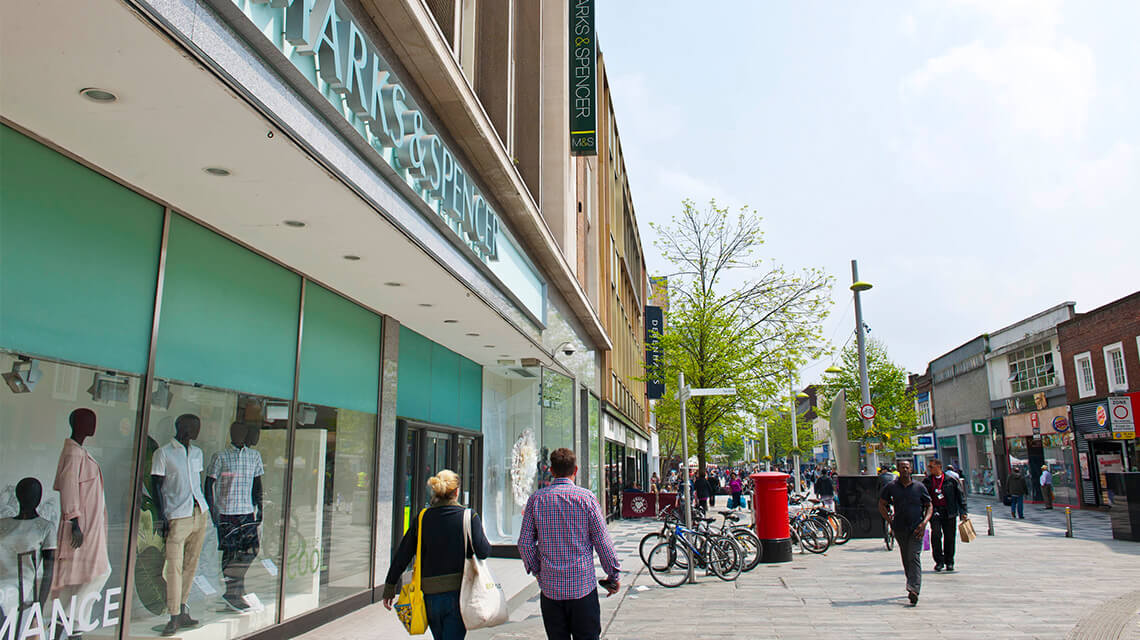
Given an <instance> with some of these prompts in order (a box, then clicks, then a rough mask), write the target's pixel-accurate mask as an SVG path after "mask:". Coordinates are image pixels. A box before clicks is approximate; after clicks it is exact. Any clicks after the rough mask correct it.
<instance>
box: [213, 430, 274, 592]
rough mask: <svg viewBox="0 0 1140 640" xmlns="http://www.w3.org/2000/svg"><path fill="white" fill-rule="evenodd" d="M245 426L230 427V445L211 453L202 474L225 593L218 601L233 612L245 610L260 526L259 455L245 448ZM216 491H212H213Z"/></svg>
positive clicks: (246, 440)
mask: <svg viewBox="0 0 1140 640" xmlns="http://www.w3.org/2000/svg"><path fill="white" fill-rule="evenodd" d="M249 431H250V429H249V426H248V425H245V424H242V423H241V422H235V423H233V424H232V425H230V443H229V444H227V445H226V448H225V449H223V450H221V451H219V452H217V453H215V454H214V457H213V458H212V459H211V460H210V467H209V469H208V470H207V471H206V501H207V502H208V503H209V505H210V515H211V516H213V518H214V527H215V528H216V529H217V533H218V550H220V551H221V552H222V575H224V576H225V580H226V592H225V594H223V595H222V600H225V602H226V604H228V605H229V606H230V608H232V609H235V610H237V611H245V610H246V609H249V604H248V603H246V601H245V598H244V595H245V574H246V571H248V570H249V565H250V564H251V563H252V562H253V560H254V558H256V557H257V552H258V550H259V548H260V544H261V543H260V540H259V538H258V535H257V528H258V525H260V524H261V476H262V475H264V474H265V467H264V466H263V465H262V462H261V454H260V453H258V452H257V451H256V450H255V449H251V448H250V447H248V446H246V444H247V442H248V441H249V437H248V432H249ZM215 489H216V490H215Z"/></svg>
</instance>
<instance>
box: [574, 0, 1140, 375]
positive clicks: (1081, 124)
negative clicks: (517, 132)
mask: <svg viewBox="0 0 1140 640" xmlns="http://www.w3.org/2000/svg"><path fill="white" fill-rule="evenodd" d="M597 6H598V13H597V16H598V17H597V31H598V43H599V47H600V49H601V51H602V55H603V56H604V59H605V64H606V69H607V73H608V75H609V78H610V84H611V87H612V90H613V100H614V108H615V111H616V114H617V116H616V117H617V123H618V129H619V135H620V137H621V141H622V147H623V150H624V155H625V161H626V166H627V170H628V174H629V181H630V188H631V190H632V193H633V202H634V209H635V211H636V215H637V217H638V221H639V226H640V228H641V233H642V238H643V241H644V243H645V246H646V254H647V255H646V261H647V263H648V266H649V270H650V273H654V274H658V273H667V272H668V270H669V266H668V265H667V264H666V263H665V262H664V261H663V260H662V259H661V258H660V255H659V252H658V251H657V250H656V249H655V248H654V246H653V242H654V239H655V233H654V232H653V230H652V229H650V227H649V223H650V222H665V221H667V220H668V219H669V217H670V216H672V215H674V214H675V213H676V212H677V211H679V209H680V202H681V200H682V199H683V198H691V199H693V200H695V201H697V202H698V203H707V202H708V200H709V199H710V198H716V199H717V201H718V202H719V203H721V204H729V205H731V206H733V207H739V206H740V205H744V204H747V205H748V206H750V207H752V208H753V209H755V210H756V211H757V212H758V214H759V215H761V216H763V218H764V230H765V237H766V244H765V246H764V248H763V257H764V258H765V259H771V260H775V261H776V262H777V263H780V264H783V265H784V266H786V267H788V268H794V269H801V268H805V267H820V268H823V269H824V270H826V271H827V272H828V273H829V274H832V275H833V276H834V277H835V279H836V287H835V288H834V291H833V294H832V297H833V299H834V302H835V306H834V307H833V308H832V313H831V316H830V317H829V318H828V319H827V320H825V321H824V335H825V337H827V338H830V339H832V342H833V343H834V344H835V345H836V346H842V345H843V344H844V343H845V342H846V341H847V340H848V339H849V338H852V337H853V335H854V319H853V316H854V312H853V310H852V308H851V307H852V300H851V292H850V291H849V290H848V289H847V287H848V285H849V284H850V282H851V265H850V261H851V260H852V259H858V261H859V275H860V279H862V280H867V281H870V282H871V283H873V285H874V288H873V289H872V290H871V291H869V292H867V293H865V294H863V309H864V320H865V322H866V323H867V324H868V325H869V326H870V328H871V334H870V335H871V337H872V338H878V339H880V340H882V341H883V342H884V343H885V344H886V347H887V349H888V351H889V353H890V355H891V358H892V359H893V360H894V361H896V362H897V363H899V364H900V365H902V366H904V367H905V368H907V369H908V370H910V371H913V372H922V371H924V370H925V369H926V365H927V363H928V362H929V361H931V360H933V359H934V358H936V357H938V356H940V355H942V354H944V353H946V352H948V351H950V350H952V349H953V348H955V347H956V346H958V345H960V344H962V343H965V342H967V341H968V340H970V339H972V338H973V337H976V336H977V335H979V334H981V333H987V332H993V331H996V330H997V329H1000V328H1002V327H1005V326H1008V325H1010V324H1013V323H1015V322H1017V321H1018V320H1020V319H1022V318H1025V317H1027V316H1030V315H1032V314H1034V313H1036V312H1038V311H1042V310H1044V309H1047V308H1049V307H1051V306H1053V305H1056V304H1059V303H1061V302H1064V301H1067V300H1072V301H1075V302H1076V303H1077V311H1078V312H1081V311H1088V310H1090V309H1093V308H1095V307H1097V306H1100V305H1102V304H1105V303H1107V302H1111V301H1112V300H1116V299H1118V298H1120V297H1123V296H1125V295H1127V294H1129V293H1132V292H1134V291H1136V290H1138V289H1140V37H1137V35H1136V34H1137V31H1136V29H1137V26H1136V25H1138V24H1140V2H1133V1H1132V0H1117V1H1108V0H1105V1H1098V2H1085V1H1083V0H1082V1H1072V2H1060V1H1054V0H1008V1H1003V0H940V1H937V2H935V1H927V0H916V1H913V2H869V1H863V2H845V1H844V2H841V1H826V2H825V1H806V0H800V1H797V2H759V1H751V0H749V1H744V0H738V1H731V2H730V1H728V0H722V1H713V0H709V1H707V2H704V3H693V2H691V1H690V2H679V1H673V0H597ZM828 364H829V363H828V362H815V363H812V364H810V365H808V366H807V367H806V368H805V370H804V371H802V372H801V375H802V380H803V382H804V383H810V382H813V381H818V379H819V377H820V375H821V374H822V369H823V368H824V367H826V366H827V365H828Z"/></svg>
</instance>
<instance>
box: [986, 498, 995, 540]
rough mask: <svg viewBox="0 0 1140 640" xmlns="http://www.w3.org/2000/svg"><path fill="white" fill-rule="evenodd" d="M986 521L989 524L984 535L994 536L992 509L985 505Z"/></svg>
mask: <svg viewBox="0 0 1140 640" xmlns="http://www.w3.org/2000/svg"><path fill="white" fill-rule="evenodd" d="M986 521H987V522H988V523H989V530H988V531H986V535H987V536H992V535H993V534H994V508H993V507H991V506H990V505H988V504H987V505H986Z"/></svg>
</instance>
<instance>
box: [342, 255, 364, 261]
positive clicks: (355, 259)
mask: <svg viewBox="0 0 1140 640" xmlns="http://www.w3.org/2000/svg"><path fill="white" fill-rule="evenodd" d="M344 259H345V260H348V261H349V262H356V261H357V260H359V259H360V256H354V255H351V254H350V255H347V256H344Z"/></svg>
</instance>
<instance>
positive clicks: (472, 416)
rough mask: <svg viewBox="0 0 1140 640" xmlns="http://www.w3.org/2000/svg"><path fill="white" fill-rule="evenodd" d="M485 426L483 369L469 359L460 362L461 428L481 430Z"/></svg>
mask: <svg viewBox="0 0 1140 640" xmlns="http://www.w3.org/2000/svg"><path fill="white" fill-rule="evenodd" d="M482 425H483V367H481V366H479V365H478V363H475V362H472V361H471V360H468V359H467V358H463V359H461V360H460V361H459V426H461V427H464V428H467V429H474V430H475V431H479V430H481V429H480V428H481V427H482Z"/></svg>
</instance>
